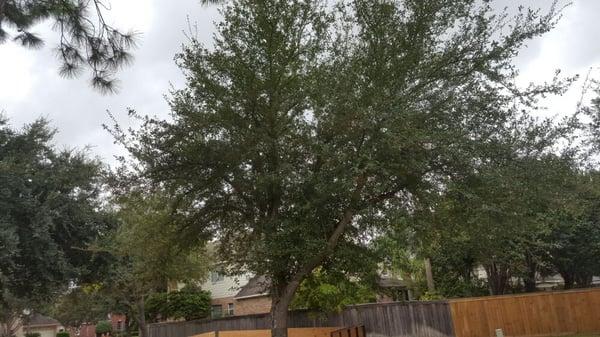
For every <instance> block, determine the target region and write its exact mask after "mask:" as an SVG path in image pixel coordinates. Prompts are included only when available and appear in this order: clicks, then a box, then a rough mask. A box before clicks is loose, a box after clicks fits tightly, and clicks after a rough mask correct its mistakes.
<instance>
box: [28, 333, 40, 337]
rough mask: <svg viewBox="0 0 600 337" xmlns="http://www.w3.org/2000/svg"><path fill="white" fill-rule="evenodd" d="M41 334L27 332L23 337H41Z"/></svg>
mask: <svg viewBox="0 0 600 337" xmlns="http://www.w3.org/2000/svg"><path fill="white" fill-rule="evenodd" d="M41 336H42V334H40V333H39V332H28V333H26V334H25V337H41Z"/></svg>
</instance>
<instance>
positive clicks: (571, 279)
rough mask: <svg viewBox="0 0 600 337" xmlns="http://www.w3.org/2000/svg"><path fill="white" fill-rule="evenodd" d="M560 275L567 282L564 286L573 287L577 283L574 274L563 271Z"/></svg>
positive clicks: (566, 287)
mask: <svg viewBox="0 0 600 337" xmlns="http://www.w3.org/2000/svg"><path fill="white" fill-rule="evenodd" d="M560 276H562V278H563V281H564V282H565V286H564V288H565V289H573V286H574V285H575V278H574V277H573V275H572V274H571V273H567V272H561V273H560Z"/></svg>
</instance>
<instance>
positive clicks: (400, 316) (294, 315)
mask: <svg viewBox="0 0 600 337" xmlns="http://www.w3.org/2000/svg"><path fill="white" fill-rule="evenodd" d="M270 323H271V320H270V317H269V315H268V314H259V315H247V316H233V317H226V318H220V319H213V320H197V321H188V322H174V323H158V324H151V325H150V327H149V337H188V336H193V335H198V334H202V333H205V332H210V331H229V330H258V329H269V328H270ZM358 325H364V326H365V330H366V333H367V336H415V337H450V336H453V329H452V317H451V315H450V307H449V305H448V303H446V302H442V301H440V302H411V303H404V302H396V303H385V304H383V303H378V304H365V305H357V306H351V307H348V308H346V309H344V310H343V311H341V312H339V313H333V314H328V315H318V314H315V313H311V312H308V311H292V312H290V315H289V318H288V326H289V327H290V328H312V327H350V326H358Z"/></svg>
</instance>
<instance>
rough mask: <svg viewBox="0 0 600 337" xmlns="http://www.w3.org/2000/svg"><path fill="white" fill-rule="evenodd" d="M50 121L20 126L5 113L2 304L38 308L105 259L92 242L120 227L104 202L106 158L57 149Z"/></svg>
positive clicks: (1, 141) (0, 127) (8, 311)
mask: <svg viewBox="0 0 600 337" xmlns="http://www.w3.org/2000/svg"><path fill="white" fill-rule="evenodd" d="M54 135H55V131H54V130H53V129H51V128H50V127H49V126H48V123H47V122H46V121H44V120H38V121H36V122H34V123H32V124H30V125H27V126H25V127H24V128H23V129H20V130H16V129H12V128H10V127H9V126H8V122H7V121H6V120H5V119H2V118H1V117H0V209H2V212H0V275H2V279H1V282H0V303H1V305H0V311H2V315H3V317H2V321H3V322H7V320H8V318H7V315H12V314H14V313H15V312H21V311H22V309H25V308H35V307H38V306H39V305H41V304H44V303H45V302H47V301H49V300H51V299H53V298H54V297H55V296H56V295H57V294H58V293H59V292H61V291H63V290H65V288H66V287H67V285H68V282H69V281H71V280H78V281H80V282H87V281H93V280H94V279H96V277H97V276H98V275H101V273H102V271H103V270H104V267H105V266H106V264H105V261H104V260H103V259H102V258H100V257H97V256H95V254H93V253H92V252H90V251H86V250H85V248H86V246H87V245H88V244H90V243H91V242H93V241H94V240H96V239H97V238H98V237H100V235H101V234H102V233H106V232H107V231H109V230H110V229H111V228H113V226H114V221H113V219H112V218H111V217H110V215H109V214H107V213H106V212H105V211H104V210H103V207H102V205H101V203H100V201H99V193H100V187H101V174H102V167H101V164H100V163H99V162H98V161H97V160H94V159H91V158H89V156H88V155H87V153H85V152H78V151H74V150H64V151H58V150H56V149H55V148H54V147H53V145H52V143H53V137H54Z"/></svg>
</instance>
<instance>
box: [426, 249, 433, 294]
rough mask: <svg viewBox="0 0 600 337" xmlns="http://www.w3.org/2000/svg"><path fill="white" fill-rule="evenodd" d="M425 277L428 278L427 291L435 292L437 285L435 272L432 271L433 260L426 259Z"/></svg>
mask: <svg viewBox="0 0 600 337" xmlns="http://www.w3.org/2000/svg"><path fill="white" fill-rule="evenodd" d="M425 276H426V277H427V291H428V292H430V293H434V292H435V283H434V282H433V270H432V269H431V259H430V258H428V257H427V258H425Z"/></svg>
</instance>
